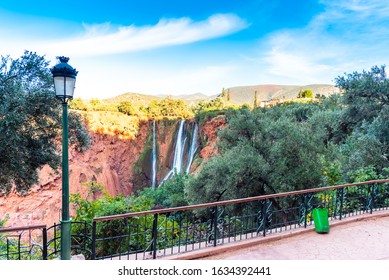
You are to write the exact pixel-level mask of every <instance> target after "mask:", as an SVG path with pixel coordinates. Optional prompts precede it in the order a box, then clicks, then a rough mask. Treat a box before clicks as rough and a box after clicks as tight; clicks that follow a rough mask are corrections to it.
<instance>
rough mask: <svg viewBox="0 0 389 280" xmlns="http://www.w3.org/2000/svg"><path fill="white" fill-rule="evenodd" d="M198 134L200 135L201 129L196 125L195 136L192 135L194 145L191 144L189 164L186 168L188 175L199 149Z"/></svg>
mask: <svg viewBox="0 0 389 280" xmlns="http://www.w3.org/2000/svg"><path fill="white" fill-rule="evenodd" d="M198 133H199V127H198V125H197V123H195V124H194V129H193V135H192V143H191V145H190V149H189V155H188V164H187V166H186V174H189V170H190V166H191V165H192V161H193V158H194V155H195V153H196V151H197V148H198V143H197V134H198Z"/></svg>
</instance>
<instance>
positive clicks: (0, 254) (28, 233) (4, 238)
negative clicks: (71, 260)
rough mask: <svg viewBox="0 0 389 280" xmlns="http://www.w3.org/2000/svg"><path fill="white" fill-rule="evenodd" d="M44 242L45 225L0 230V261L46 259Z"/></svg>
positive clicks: (45, 234) (45, 235) (45, 238)
mask: <svg viewBox="0 0 389 280" xmlns="http://www.w3.org/2000/svg"><path fill="white" fill-rule="evenodd" d="M34 231H35V232H34ZM36 231H39V232H38V233H37V232H36ZM46 242H47V231H46V225H36V226H24V227H13V228H0V260H33V259H38V260H39V259H46V258H47V247H46V246H44V245H43V244H45V243H46Z"/></svg>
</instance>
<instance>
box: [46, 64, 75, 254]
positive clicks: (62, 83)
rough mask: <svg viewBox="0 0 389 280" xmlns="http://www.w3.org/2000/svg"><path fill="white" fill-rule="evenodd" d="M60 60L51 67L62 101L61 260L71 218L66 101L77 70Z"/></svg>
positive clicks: (66, 248)
mask: <svg viewBox="0 0 389 280" xmlns="http://www.w3.org/2000/svg"><path fill="white" fill-rule="evenodd" d="M57 58H58V59H59V61H60V63H58V64H57V65H55V66H54V67H53V68H51V69H50V70H51V73H52V74H53V79H54V88H55V96H56V97H57V98H58V99H60V100H61V101H62V218H61V260H70V251H71V218H70V212H69V143H68V101H69V100H71V99H72V98H73V93H74V86H75V84H76V76H77V73H78V71H76V69H74V68H73V67H72V66H70V65H69V64H68V61H69V58H68V57H64V56H59V57H57Z"/></svg>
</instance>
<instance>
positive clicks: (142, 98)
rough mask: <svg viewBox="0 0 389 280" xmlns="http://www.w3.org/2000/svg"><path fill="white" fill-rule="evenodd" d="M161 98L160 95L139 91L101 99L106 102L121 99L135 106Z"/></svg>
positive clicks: (120, 100)
mask: <svg viewBox="0 0 389 280" xmlns="http://www.w3.org/2000/svg"><path fill="white" fill-rule="evenodd" d="M161 99H163V98H162V97H160V96H155V95H148V94H141V93H133V92H127V93H124V94H121V95H118V96H115V97H111V98H107V99H104V100H103V101H104V102H106V103H116V104H118V103H120V102H122V101H130V102H132V103H133V104H134V105H135V106H141V105H143V106H148V105H149V104H150V102H151V101H152V100H161Z"/></svg>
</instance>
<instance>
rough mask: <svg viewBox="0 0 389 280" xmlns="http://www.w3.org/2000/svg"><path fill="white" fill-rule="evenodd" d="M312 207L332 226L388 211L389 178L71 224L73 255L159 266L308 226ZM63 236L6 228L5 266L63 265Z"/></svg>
mask: <svg viewBox="0 0 389 280" xmlns="http://www.w3.org/2000/svg"><path fill="white" fill-rule="evenodd" d="M314 208H326V209H327V210H328V213H329V219H330V220H334V219H338V220H342V219H344V218H347V217H350V216H355V215H361V214H365V213H370V214H371V213H373V212H375V211H381V210H387V209H388V208H389V179H387V180H374V181H368V182H362V183H355V184H345V185H340V186H331V187H324V188H315V189H308V190H300V191H294V192H286V193H279V194H272V195H263V196H257V197H249V198H243V199H235V200H229V201H221V202H214V203H206V204H199V205H192V206H185V207H176V208H169V209H159V210H151V211H144V212H136V213H127V214H122V215H114V216H105V217H97V218H94V219H93V223H92V224H88V223H85V222H83V223H80V222H72V244H71V246H72V247H71V248H72V254H79V253H82V254H83V255H84V256H85V257H86V258H87V259H128V260H137V259H151V258H154V259H155V258H157V257H159V256H167V255H173V254H179V253H183V252H189V251H193V250H199V249H201V248H206V247H214V246H219V245H222V244H227V243H232V242H238V241H241V240H247V239H250V238H263V237H266V236H267V235H269V234H276V233H279V232H283V231H287V230H291V229H297V228H304V227H309V226H312V224H313V218H312V214H311V213H312V210H313V209H314ZM60 230H61V226H60V224H54V225H53V226H51V227H49V228H46V226H45V225H39V226H30V227H17V228H1V229H0V259H54V258H58V256H59V253H60V250H61V248H60ZM34 232H35V234H34Z"/></svg>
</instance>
